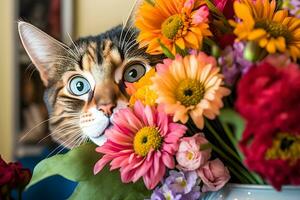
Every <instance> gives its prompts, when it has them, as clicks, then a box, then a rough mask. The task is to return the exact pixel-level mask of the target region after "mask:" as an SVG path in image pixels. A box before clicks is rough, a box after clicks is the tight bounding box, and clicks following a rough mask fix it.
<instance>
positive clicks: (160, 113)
mask: <svg viewBox="0 0 300 200" xmlns="http://www.w3.org/2000/svg"><path fill="white" fill-rule="evenodd" d="M299 17H300V3H298V1H297V0H277V1H275V0H270V1H269V0H167V1H166V0H145V1H144V2H142V3H141V4H140V5H139V6H138V8H137V12H136V15H135V26H136V28H137V29H138V30H139V31H140V32H139V36H138V38H137V40H138V42H139V45H140V47H141V48H142V47H143V48H146V51H147V53H149V54H152V55H157V54H164V55H165V57H166V59H163V60H161V63H160V64H158V65H156V66H153V69H151V70H150V71H149V72H147V74H146V75H145V76H144V77H143V78H141V79H140V80H139V81H138V82H136V83H132V84H127V85H126V90H127V92H128V93H129V94H130V95H131V98H130V106H129V107H128V108H125V109H122V110H120V111H119V112H118V113H117V114H115V116H114V118H113V125H112V126H111V127H110V128H109V129H107V130H106V132H105V135H106V137H107V142H106V143H104V144H103V145H102V146H99V147H96V146H95V145H93V144H91V143H88V144H84V145H81V146H80V147H78V148H75V149H73V150H71V151H69V152H68V153H67V154H64V155H56V156H53V157H51V158H48V159H46V160H44V161H42V162H41V163H39V164H38V165H37V167H36V169H35V170H34V175H33V179H32V180H31V183H30V185H32V184H35V183H36V182H38V181H40V180H41V179H43V178H45V177H48V176H51V175H54V174H59V175H62V176H64V177H66V178H68V179H70V180H73V181H77V182H79V184H78V186H77V188H76V189H75V191H74V193H73V195H72V196H71V199H72V198H73V199H97V197H99V196H101V198H102V199H153V200H164V199H166V200H168V199H189V200H196V199H199V198H200V197H201V196H202V194H203V193H205V192H208V191H217V190H219V189H221V188H222V187H223V186H224V185H225V184H226V183H227V182H228V181H230V182H235V183H244V184H271V185H273V186H274V187H275V188H276V189H277V190H280V189H281V186H282V185H285V184H292V185H300V170H299V167H300V124H299V122H298V120H299V118H300V96H299V94H300V69H299V65H298V64H297V61H299V60H298V58H300V18H299ZM95 149H96V152H97V153H95V152H94V150H95Z"/></svg>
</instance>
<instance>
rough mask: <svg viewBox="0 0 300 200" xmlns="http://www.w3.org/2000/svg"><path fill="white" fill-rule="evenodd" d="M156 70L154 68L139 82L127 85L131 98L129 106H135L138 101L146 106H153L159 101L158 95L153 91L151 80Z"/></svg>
mask: <svg viewBox="0 0 300 200" xmlns="http://www.w3.org/2000/svg"><path fill="white" fill-rule="evenodd" d="M155 73H156V72H155V69H154V68H152V69H150V70H149V72H147V73H146V74H145V76H143V77H142V78H141V79H140V80H139V81H138V82H135V83H126V91H127V93H128V94H129V95H131V96H130V100H129V105H130V106H133V105H134V104H135V102H136V101H141V102H142V103H143V104H144V105H149V106H153V105H155V101H156V99H157V94H156V92H155V91H154V90H151V88H150V86H151V85H152V81H151V78H152V77H153V76H154V75H155Z"/></svg>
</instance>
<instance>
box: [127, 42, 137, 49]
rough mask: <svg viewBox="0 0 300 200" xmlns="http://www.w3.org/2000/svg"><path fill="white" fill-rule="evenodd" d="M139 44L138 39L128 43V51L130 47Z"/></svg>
mask: <svg viewBox="0 0 300 200" xmlns="http://www.w3.org/2000/svg"><path fill="white" fill-rule="evenodd" d="M137 44H138V42H137V41H136V40H133V41H131V42H129V43H128V45H127V46H126V51H128V49H130V48H131V47H132V46H135V45H137Z"/></svg>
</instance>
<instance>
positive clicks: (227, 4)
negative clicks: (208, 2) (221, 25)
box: [213, 0, 235, 19]
mask: <svg viewBox="0 0 300 200" xmlns="http://www.w3.org/2000/svg"><path fill="white" fill-rule="evenodd" d="M234 1H235V0H213V3H214V4H215V6H216V7H217V8H218V9H219V10H220V11H221V12H222V13H223V14H224V16H225V17H226V18H227V19H232V18H233V16H234V10H233V2H234Z"/></svg>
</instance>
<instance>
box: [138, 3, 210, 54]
mask: <svg viewBox="0 0 300 200" xmlns="http://www.w3.org/2000/svg"><path fill="white" fill-rule="evenodd" d="M201 2H202V1H197V0H169V1H166V0H155V3H154V4H150V3H149V2H148V1H144V3H143V4H142V5H141V7H140V9H139V11H138V13H137V18H136V23H135V24H136V26H137V28H138V29H139V30H140V34H139V36H138V39H137V40H138V42H139V43H140V46H141V47H145V46H147V53H150V54H161V53H162V48H161V46H160V42H161V43H162V44H164V45H165V46H166V47H167V48H168V49H170V50H171V51H172V52H173V53H175V52H176V47H175V45H177V46H178V47H179V48H181V49H185V48H193V49H199V48H200V47H201V45H202V40H203V37H205V36H210V35H211V32H210V30H209V25H208V15H209V11H208V8H207V6H205V5H204V4H203V3H201Z"/></svg>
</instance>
